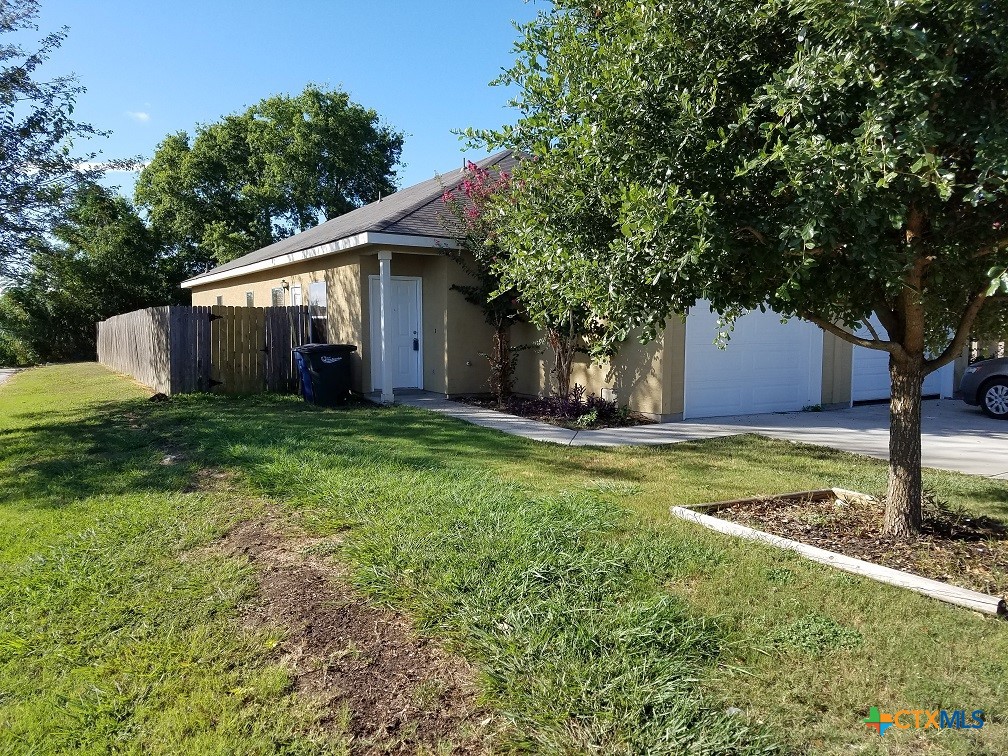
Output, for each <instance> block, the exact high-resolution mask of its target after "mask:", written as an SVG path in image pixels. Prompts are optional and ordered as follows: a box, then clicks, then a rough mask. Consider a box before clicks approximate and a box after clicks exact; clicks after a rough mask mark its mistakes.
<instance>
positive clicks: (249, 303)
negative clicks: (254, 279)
mask: <svg viewBox="0 0 1008 756" xmlns="http://www.w3.org/2000/svg"><path fill="white" fill-rule="evenodd" d="M245 306H246V307H255V294H254V293H253V292H251V291H246V292H245Z"/></svg>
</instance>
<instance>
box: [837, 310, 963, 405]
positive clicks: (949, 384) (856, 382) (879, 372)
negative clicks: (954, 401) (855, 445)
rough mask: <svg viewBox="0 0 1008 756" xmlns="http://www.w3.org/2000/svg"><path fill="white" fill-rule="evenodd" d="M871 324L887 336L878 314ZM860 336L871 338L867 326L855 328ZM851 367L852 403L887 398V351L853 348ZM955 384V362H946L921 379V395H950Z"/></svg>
mask: <svg viewBox="0 0 1008 756" xmlns="http://www.w3.org/2000/svg"><path fill="white" fill-rule="evenodd" d="M871 321H872V326H873V327H874V328H875V330H876V332H877V333H878V335H879V338H883V339H884V338H888V334H887V333H886V329H885V328H883V327H882V324H881V323H880V322H879V320H878V317H876V316H875V315H872V317H871ZM858 335H859V336H864V337H865V338H867V337H870V336H871V333H870V332H869V331H868V329H867V328H862V329H861V330H860V331H858ZM852 362H853V364H852V366H851V371H852V374H851V399H852V400H853V401H855V402H870V401H876V400H880V399H888V398H889V392H890V379H889V353H888V352H883V351H880V350H878V349H866V348H865V347H859V346H856V347H854V356H853V360H852ZM954 383H955V365H954V364H951V365H946V366H945V367H943V368H942V369H941V370H937V371H935V372H933V373H931V375H929V376H928V377H927V378H925V379H924V390H923V392H922V393H923V394H924V396H952V392H953V390H954V385H953V384H954Z"/></svg>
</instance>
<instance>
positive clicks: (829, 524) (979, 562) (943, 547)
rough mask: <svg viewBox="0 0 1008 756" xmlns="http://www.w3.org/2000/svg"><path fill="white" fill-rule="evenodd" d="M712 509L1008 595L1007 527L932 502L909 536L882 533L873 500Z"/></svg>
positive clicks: (878, 560)
mask: <svg viewBox="0 0 1008 756" xmlns="http://www.w3.org/2000/svg"><path fill="white" fill-rule="evenodd" d="M711 514H713V515H715V516H716V517H721V518H723V519H726V520H731V521H733V522H737V523H740V524H742V525H748V526H749V527H752V528H756V529H757V530H762V531H764V532H767V533H773V534H774V535H778V536H783V537H784V538H790V539H792V540H795V541H801V542H802V543H808V544H811V545H813V546H818V547H820V548H823V549H829V550H830V551H836V552H838V553H840V554H845V555H847V556H852V557H856V558H858V559H864V560H865V561H868V562H874V563H875V564H881V565H885V566H886V567H892V568H894V569H897V570H904V571H906V572H912V573H913V574H915V575H920V576H922V577H927V578H932V579H934V580H942V581H945V582H947V583H951V584H953V585H958V586H961V587H963V588H970V589H972V590H975V591H981V592H983V593H987V594H991V595H995V596H1005V595H1008V528H1006V527H1005V525H1004V524H1003V523H1001V522H998V521H996V520H993V519H991V518H988V517H968V516H966V515H965V514H963V513H960V512H955V511H952V510H950V509H948V508H947V507H945V506H943V505H941V504H938V503H935V502H929V503H928V505H927V506H926V507H925V526H924V532H923V533H922V534H921V536H920V537H919V538H916V539H913V540H911V541H898V540H893V539H889V538H886V537H884V536H883V535H882V504H881V503H880V502H878V501H875V500H869V499H865V500H851V501H841V500H839V499H826V500H821V501H794V500H778V499H772V498H769V499H765V500H761V501H758V502H752V503H749V502H746V503H739V504H733V505H732V506H729V507H724V508H722V509H718V510H717V511H716V512H712V513H711Z"/></svg>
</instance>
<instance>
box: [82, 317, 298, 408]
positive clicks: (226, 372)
mask: <svg viewBox="0 0 1008 756" xmlns="http://www.w3.org/2000/svg"><path fill="white" fill-rule="evenodd" d="M311 337H312V318H311V313H310V312H309V309H308V308H307V307H222V306H215V307H182V306H172V307H152V308H150V309H146V310H136V311H135V312H128V313H126V314H125V315H116V316H115V317H112V318H109V319H108V320H105V321H103V322H101V323H99V324H98V362H100V363H101V364H102V365H105V366H106V367H108V368H110V369H112V370H115V371H116V372H119V373H126V374H127V375H131V376H133V377H134V378H135V379H136V380H138V381H140V383H143V384H144V385H146V386H150V387H151V388H152V389H154V390H155V391H159V392H161V393H163V394H169V395H171V394H186V393H192V392H196V391H219V392H224V393H229V394H254V393H258V392H261V391H275V392H279V393H294V392H296V391H297V387H298V382H297V373H296V368H295V365H294V361H293V357H292V354H291V352H292V350H293V349H294V347H298V346H301V345H302V344H308V343H311V341H312V338H311Z"/></svg>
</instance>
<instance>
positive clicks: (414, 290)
mask: <svg viewBox="0 0 1008 756" xmlns="http://www.w3.org/2000/svg"><path fill="white" fill-rule="evenodd" d="M389 283H390V297H389V299H390V302H389V304H390V307H389V311H390V313H391V317H390V318H389V322H388V323H387V328H388V336H389V343H388V353H389V355H391V359H392V387H393V388H396V389H400V388H423V384H422V382H421V376H422V375H423V362H422V360H421V355H422V354H423V329H422V328H421V323H420V310H421V303H420V291H421V289H420V279H419V278H414V277H412V276H392V280H391V281H390V282H389ZM368 290H369V293H370V299H371V306H370V311H371V387H372V389H373V390H377V389H378V388H380V387H381V383H382V379H381V375H382V361H381V359H382V352H381V343H382V342H381V338H382V334H381V281H380V279H379V277H378V276H369V287H368Z"/></svg>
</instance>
